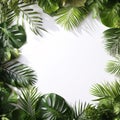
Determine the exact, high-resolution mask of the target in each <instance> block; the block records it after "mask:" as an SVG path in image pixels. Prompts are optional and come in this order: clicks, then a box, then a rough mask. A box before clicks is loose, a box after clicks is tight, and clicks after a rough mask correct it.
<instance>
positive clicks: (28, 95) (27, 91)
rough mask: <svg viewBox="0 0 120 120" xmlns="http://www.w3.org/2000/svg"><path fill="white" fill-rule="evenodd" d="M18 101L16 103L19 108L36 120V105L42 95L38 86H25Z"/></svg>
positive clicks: (30, 118)
mask: <svg viewBox="0 0 120 120" xmlns="http://www.w3.org/2000/svg"><path fill="white" fill-rule="evenodd" d="M21 93H22V94H21V95H20V96H19V97H20V98H19V99H18V103H17V104H14V105H15V106H16V107H17V108H18V109H21V110H23V111H24V112H25V113H27V116H28V118H29V119H28V120H36V119H35V118H36V117H35V106H36V103H37V101H38V98H39V97H40V94H38V91H37V88H36V87H29V88H24V89H22V90H21ZM26 119H27V118H26Z"/></svg>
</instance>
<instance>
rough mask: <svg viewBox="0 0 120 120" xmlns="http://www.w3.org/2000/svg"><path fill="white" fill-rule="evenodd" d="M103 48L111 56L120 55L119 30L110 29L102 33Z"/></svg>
mask: <svg viewBox="0 0 120 120" xmlns="http://www.w3.org/2000/svg"><path fill="white" fill-rule="evenodd" d="M104 36H105V48H106V50H107V51H108V52H109V53H110V55H112V56H116V55H118V54H119V55H120V28H111V29H108V30H106V31H105V32H104Z"/></svg>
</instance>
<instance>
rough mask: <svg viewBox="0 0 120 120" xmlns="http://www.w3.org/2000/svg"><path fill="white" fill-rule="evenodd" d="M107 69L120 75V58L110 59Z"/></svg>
mask: <svg viewBox="0 0 120 120" xmlns="http://www.w3.org/2000/svg"><path fill="white" fill-rule="evenodd" d="M106 70H107V72H109V73H111V74H114V75H115V76H117V77H120V59H117V60H111V61H109V62H108V64H107V67H106Z"/></svg>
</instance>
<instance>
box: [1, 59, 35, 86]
mask: <svg viewBox="0 0 120 120" xmlns="http://www.w3.org/2000/svg"><path fill="white" fill-rule="evenodd" d="M0 79H1V80H2V81H3V82H5V83H8V84H11V85H15V86H18V87H21V86H22V87H23V86H29V85H33V84H34V83H35V82H36V80H37V79H36V75H35V74H34V71H33V70H32V69H30V68H29V67H28V66H26V65H24V64H21V63H20V62H18V61H14V62H8V63H5V64H3V65H1V71H0Z"/></svg>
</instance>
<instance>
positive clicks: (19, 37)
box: [0, 23, 26, 48]
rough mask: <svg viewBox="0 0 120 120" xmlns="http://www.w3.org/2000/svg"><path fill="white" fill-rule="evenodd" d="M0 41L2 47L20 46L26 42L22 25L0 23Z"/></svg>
mask: <svg viewBox="0 0 120 120" xmlns="http://www.w3.org/2000/svg"><path fill="white" fill-rule="evenodd" d="M0 41H2V44H3V46H4V47H14V48H20V47H21V46H22V45H23V44H24V43H25V42H26V33H25V30H24V29H23V27H22V26H18V25H13V26H11V27H8V25H7V23H2V24H0Z"/></svg>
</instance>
